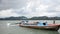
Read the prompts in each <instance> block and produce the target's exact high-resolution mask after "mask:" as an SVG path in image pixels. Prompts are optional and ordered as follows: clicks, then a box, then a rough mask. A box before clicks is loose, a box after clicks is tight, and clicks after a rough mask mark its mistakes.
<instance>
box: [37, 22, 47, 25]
mask: <svg viewBox="0 0 60 34" xmlns="http://www.w3.org/2000/svg"><path fill="white" fill-rule="evenodd" d="M37 25H38V26H47V22H38V23H37Z"/></svg>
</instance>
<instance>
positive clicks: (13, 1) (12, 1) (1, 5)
mask: <svg viewBox="0 0 60 34" xmlns="http://www.w3.org/2000/svg"><path fill="white" fill-rule="evenodd" d="M26 2H27V0H2V1H0V10H4V9H10V8H13V9H19V8H21V7H23V6H26Z"/></svg>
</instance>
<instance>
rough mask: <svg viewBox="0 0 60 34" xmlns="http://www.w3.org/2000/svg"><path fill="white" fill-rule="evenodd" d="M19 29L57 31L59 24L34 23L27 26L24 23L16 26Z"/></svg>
mask: <svg viewBox="0 0 60 34" xmlns="http://www.w3.org/2000/svg"><path fill="white" fill-rule="evenodd" d="M18 25H19V26H20V27H27V28H34V29H43V30H54V31H58V30H59V28H60V24H47V22H43V23H41V22H34V24H28V23H25V22H22V23H19V24H18Z"/></svg>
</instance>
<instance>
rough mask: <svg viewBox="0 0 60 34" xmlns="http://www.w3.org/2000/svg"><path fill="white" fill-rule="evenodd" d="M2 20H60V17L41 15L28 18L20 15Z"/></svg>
mask: <svg viewBox="0 0 60 34" xmlns="http://www.w3.org/2000/svg"><path fill="white" fill-rule="evenodd" d="M0 20H60V17H47V16H40V17H32V18H27V17H25V16H20V17H7V18H0Z"/></svg>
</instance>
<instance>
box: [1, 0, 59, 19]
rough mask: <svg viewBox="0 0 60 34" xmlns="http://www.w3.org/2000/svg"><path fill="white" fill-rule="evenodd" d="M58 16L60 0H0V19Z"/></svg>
mask: <svg viewBox="0 0 60 34" xmlns="http://www.w3.org/2000/svg"><path fill="white" fill-rule="evenodd" d="M10 16H14V17H18V16H26V17H33V16H48V17H54V16H60V0H0V18H1V17H10Z"/></svg>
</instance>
